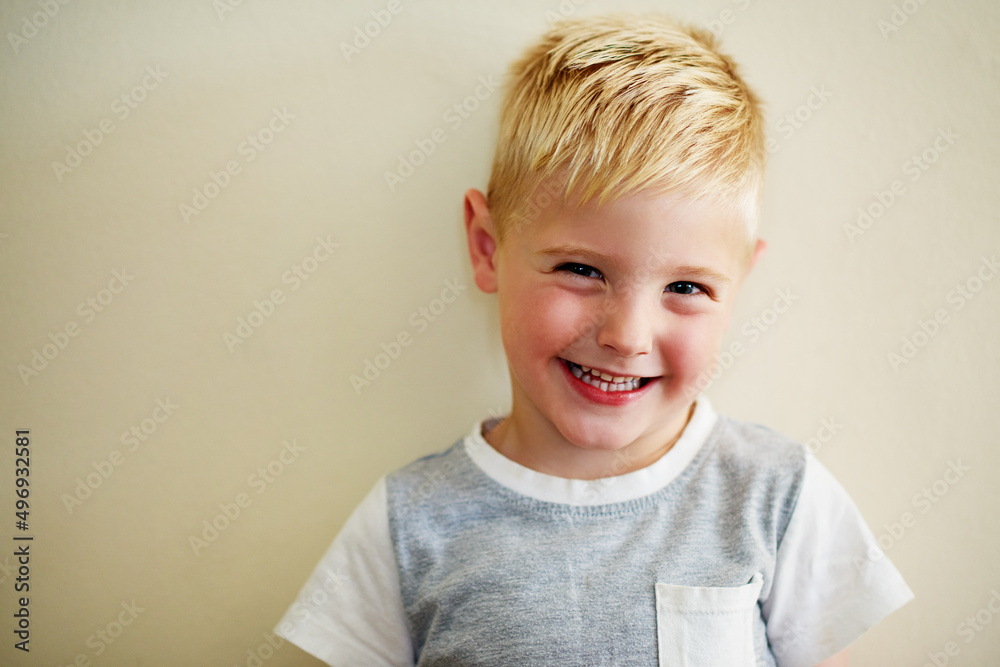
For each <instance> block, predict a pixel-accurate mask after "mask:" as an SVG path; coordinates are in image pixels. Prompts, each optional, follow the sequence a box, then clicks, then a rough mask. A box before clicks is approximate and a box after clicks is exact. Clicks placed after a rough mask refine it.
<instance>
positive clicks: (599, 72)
mask: <svg viewBox="0 0 1000 667" xmlns="http://www.w3.org/2000/svg"><path fill="white" fill-rule="evenodd" d="M505 85H506V87H507V89H506V91H505V97H504V102H503V107H502V110H501V118H500V133H499V137H498V142H497V151H496V155H495V157H494V160H493V169H492V174H491V176H490V182H489V188H488V192H487V201H488V204H489V208H490V211H491V214H492V217H493V220H494V224H495V225H496V229H497V234H498V236H499V238H500V240H502V239H503V238H504V237H505V235H506V233H507V232H508V231H509V229H510V228H511V227H512V226H514V225H518V224H524V223H526V222H528V221H530V219H531V218H532V215H533V212H537V210H538V208H541V207H544V205H545V203H544V199H545V197H549V196H552V195H553V194H555V193H558V195H560V196H562V197H563V198H564V200H565V199H567V198H568V197H570V196H571V195H572V196H575V197H578V198H579V203H586V202H588V201H590V200H592V199H594V198H596V199H597V202H598V204H604V203H608V202H610V201H614V200H616V199H618V198H620V197H625V196H628V195H630V194H634V193H637V192H640V191H642V190H646V189H652V190H656V191H658V192H660V193H662V194H680V195H682V196H684V197H689V198H695V199H701V198H707V199H712V200H713V201H716V202H718V203H719V204H720V205H723V206H727V207H729V208H731V209H732V210H733V211H734V212H736V213H737V214H739V215H740V216H741V217H743V219H744V220H745V222H746V231H747V232H748V234H749V237H750V239H752V238H754V236H755V235H756V227H757V219H758V216H759V213H758V210H759V207H760V190H761V182H762V177H763V171H764V157H765V153H764V129H763V119H762V117H761V115H762V114H761V110H760V102H759V101H758V99H757V97H756V96H755V95H754V94H753V93H752V92H751V90H750V89H749V88H748V87H747V85H746V84H745V83H744V82H743V80H742V79H741V78H740V77H739V75H738V74H737V67H736V64H735V63H734V62H733V61H732V60H731V59H730V58H729V57H728V56H726V55H724V54H722V53H720V52H719V51H718V50H717V49H716V44H715V39H714V37H713V36H712V35H711V33H708V32H706V31H703V30H699V29H696V28H692V27H688V26H683V25H681V24H678V23H675V22H674V21H672V20H670V19H669V18H667V17H663V16H650V15H646V16H635V15H613V16H602V17H593V18H583V19H571V20H566V21H562V22H560V23H558V24H556V26H555V27H553V28H552V29H551V30H550V31H549V32H548V33H546V34H545V35H544V36H543V37H542V38H541V40H540V41H539V42H538V43H536V44H535V45H533V46H532V47H530V48H529V49H528V50H527V52H526V53H525V54H524V55H523V56H522V57H521V59H519V60H517V61H516V62H514V63H513V65H512V66H511V68H510V71H509V74H508V81H507V82H506V84H505ZM543 184H544V185H545V187H544V188H543V187H541V186H543ZM537 199H542V202H541V203H540V202H538V201H533V200H537Z"/></svg>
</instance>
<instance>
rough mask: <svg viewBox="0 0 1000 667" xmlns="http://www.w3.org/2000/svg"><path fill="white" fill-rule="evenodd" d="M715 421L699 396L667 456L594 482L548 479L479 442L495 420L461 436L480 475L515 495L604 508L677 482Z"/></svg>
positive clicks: (706, 400) (548, 476)
mask: <svg viewBox="0 0 1000 667" xmlns="http://www.w3.org/2000/svg"><path fill="white" fill-rule="evenodd" d="M717 419H718V415H716V413H715V410H713V409H712V405H711V403H709V401H708V399H707V398H705V397H704V396H699V397H698V399H697V400H696V401H695V408H694V414H692V415H691V419H690V420H689V421H688V423H687V426H685V427H684V431H683V433H681V437H680V438H678V439H677V442H676V443H674V446H673V447H671V448H670V450H669V451H667V453H666V454H664V455H663V456H661V457H660V458H659V459H657V460H656V461H654V462H653V463H651V464H650V465H648V466H646V467H645V468H641V469H639V470H634V471H632V472H629V473H625V474H624V475H615V476H611V477H602V478H599V479H593V480H587V479H571V478H567V477H558V476H556V475H549V474H547V473H543V472H538V471H537V470H532V469H531V468H528V467H526V466H523V465H521V464H520V463H516V462H515V461H512V460H511V459H509V458H507V457H506V456H504V455H503V454H501V453H500V452H498V451H497V450H496V449H494V448H493V446H492V445H491V444H489V443H488V442H487V441H486V439H485V438H484V437H483V426H484V425H486V424H488V423H490V422H492V421H499V420H498V419H497V418H491V419H483V420H481V421H479V422H476V424H474V425H473V428H472V431H471V432H470V433H469V434H468V435H467V436H465V439H464V447H465V452H466V454H468V456H469V458H470V459H472V461H473V463H475V464H476V466H478V467H479V469H480V470H482V471H483V472H484V473H486V475H487V476H489V477H490V478H491V479H493V480H494V481H495V482H497V483H499V484H501V485H503V486H505V487H507V488H509V489H511V490H513V491H516V492H517V493H520V494H522V495H525V496H528V497H530V498H534V499H536V500H541V501H545V502H551V503H561V504H566V505H605V504H609V503H619V502H626V501H630V500H636V499H638V498H642V497H644V496H648V495H650V494H652V493H655V492H656V491H659V490H660V489H662V488H663V487H665V486H666V485H667V484H669V483H670V482H672V481H673V480H674V479H676V477H677V476H678V475H679V474H680V473H681V472H682V471H683V470H684V469H685V468H686V467H687V465H688V464H689V463H690V462H691V460H692V459H693V458H694V457H695V454H697V453H698V450H699V449H701V446H702V445H703V444H704V442H705V440H706V439H707V438H708V435H709V433H711V431H712V429H713V428H714V427H715V423H716V421H717Z"/></svg>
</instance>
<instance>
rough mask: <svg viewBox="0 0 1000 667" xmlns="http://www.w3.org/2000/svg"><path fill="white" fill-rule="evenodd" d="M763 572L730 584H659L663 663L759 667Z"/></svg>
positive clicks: (679, 666) (658, 628)
mask: <svg viewBox="0 0 1000 667" xmlns="http://www.w3.org/2000/svg"><path fill="white" fill-rule="evenodd" d="M762 585H763V580H762V578H761V575H760V574H759V573H758V574H754V575H753V578H752V579H750V583H748V584H744V585H743V586H736V587H731V588H721V587H700V586H674V585H673V584H656V635H657V646H658V647H659V654H660V667H721V666H723V665H724V666H725V667H754V665H756V664H757V659H756V657H755V656H754V648H753V647H754V636H753V631H754V622H755V620H756V616H757V598H758V597H759V596H760V589H761V586H762Z"/></svg>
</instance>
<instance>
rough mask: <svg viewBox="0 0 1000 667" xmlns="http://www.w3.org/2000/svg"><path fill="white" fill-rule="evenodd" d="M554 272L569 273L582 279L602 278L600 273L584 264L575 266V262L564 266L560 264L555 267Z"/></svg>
mask: <svg viewBox="0 0 1000 667" xmlns="http://www.w3.org/2000/svg"><path fill="white" fill-rule="evenodd" d="M556 271H569V272H570V273H575V274H577V275H578V276H583V277H584V278H603V277H604V276H603V275H601V272H600V271H598V270H597V269H595V268H594V267H592V266H587V265H586V264H577V263H576V262H567V263H565V264H560V265H559V266H557V267H556Z"/></svg>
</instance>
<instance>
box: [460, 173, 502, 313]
mask: <svg viewBox="0 0 1000 667" xmlns="http://www.w3.org/2000/svg"><path fill="white" fill-rule="evenodd" d="M465 234H466V236H467V237H468V242H469V258H470V259H471V260H472V273H473V276H474V277H475V280H476V285H477V286H478V287H479V289H481V290H483V291H484V292H486V293H487V294H492V293H493V292H496V291H497V268H496V252H497V237H496V231H495V230H494V228H493V218H492V217H490V209H489V207H488V206H487V205H486V196H485V195H483V193H482V192H480V191H479V190H476V189H475V188H471V189H469V190H468V191H466V193H465Z"/></svg>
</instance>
